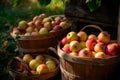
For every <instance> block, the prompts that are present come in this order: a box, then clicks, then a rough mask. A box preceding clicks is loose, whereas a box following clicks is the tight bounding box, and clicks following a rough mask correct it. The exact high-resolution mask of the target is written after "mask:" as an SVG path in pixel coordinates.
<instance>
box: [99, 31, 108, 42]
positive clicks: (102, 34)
mask: <svg viewBox="0 0 120 80" xmlns="http://www.w3.org/2000/svg"><path fill="white" fill-rule="evenodd" d="M98 41H99V42H103V43H106V44H107V43H109V42H110V34H109V33H108V32H107V31H102V32H100V33H99V34H98Z"/></svg>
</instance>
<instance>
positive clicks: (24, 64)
mask: <svg viewBox="0 0 120 80" xmlns="http://www.w3.org/2000/svg"><path fill="white" fill-rule="evenodd" d="M14 59H15V60H18V61H20V62H22V64H23V66H24V68H25V70H26V71H27V74H28V75H32V73H31V71H30V68H29V67H28V65H27V63H26V62H25V61H23V60H22V59H21V58H20V57H14V58H13V59H12V60H11V61H10V62H9V63H8V66H9V65H10V64H11V63H12V61H13V60H14Z"/></svg>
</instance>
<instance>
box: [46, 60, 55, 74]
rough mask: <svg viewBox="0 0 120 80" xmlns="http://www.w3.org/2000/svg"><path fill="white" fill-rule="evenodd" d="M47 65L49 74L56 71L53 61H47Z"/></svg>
mask: <svg viewBox="0 0 120 80" xmlns="http://www.w3.org/2000/svg"><path fill="white" fill-rule="evenodd" d="M46 65H47V66H48V69H49V72H52V71H55V69H56V63H55V61H53V60H48V61H46Z"/></svg>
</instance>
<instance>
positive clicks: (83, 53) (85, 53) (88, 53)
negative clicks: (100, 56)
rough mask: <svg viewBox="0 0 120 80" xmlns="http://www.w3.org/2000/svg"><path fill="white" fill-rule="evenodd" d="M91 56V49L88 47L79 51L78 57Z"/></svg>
mask: <svg viewBox="0 0 120 80" xmlns="http://www.w3.org/2000/svg"><path fill="white" fill-rule="evenodd" d="M90 56H91V51H90V50H89V49H87V48H83V49H81V50H80V51H79V52H78V57H85V58H88V57H90Z"/></svg>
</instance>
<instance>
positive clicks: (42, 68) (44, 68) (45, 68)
mask: <svg viewBox="0 0 120 80" xmlns="http://www.w3.org/2000/svg"><path fill="white" fill-rule="evenodd" d="M47 72H49V68H48V66H47V65H46V64H40V65H39V66H38V67H37V68H36V73H37V74H40V75H41V74H44V73H47Z"/></svg>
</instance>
